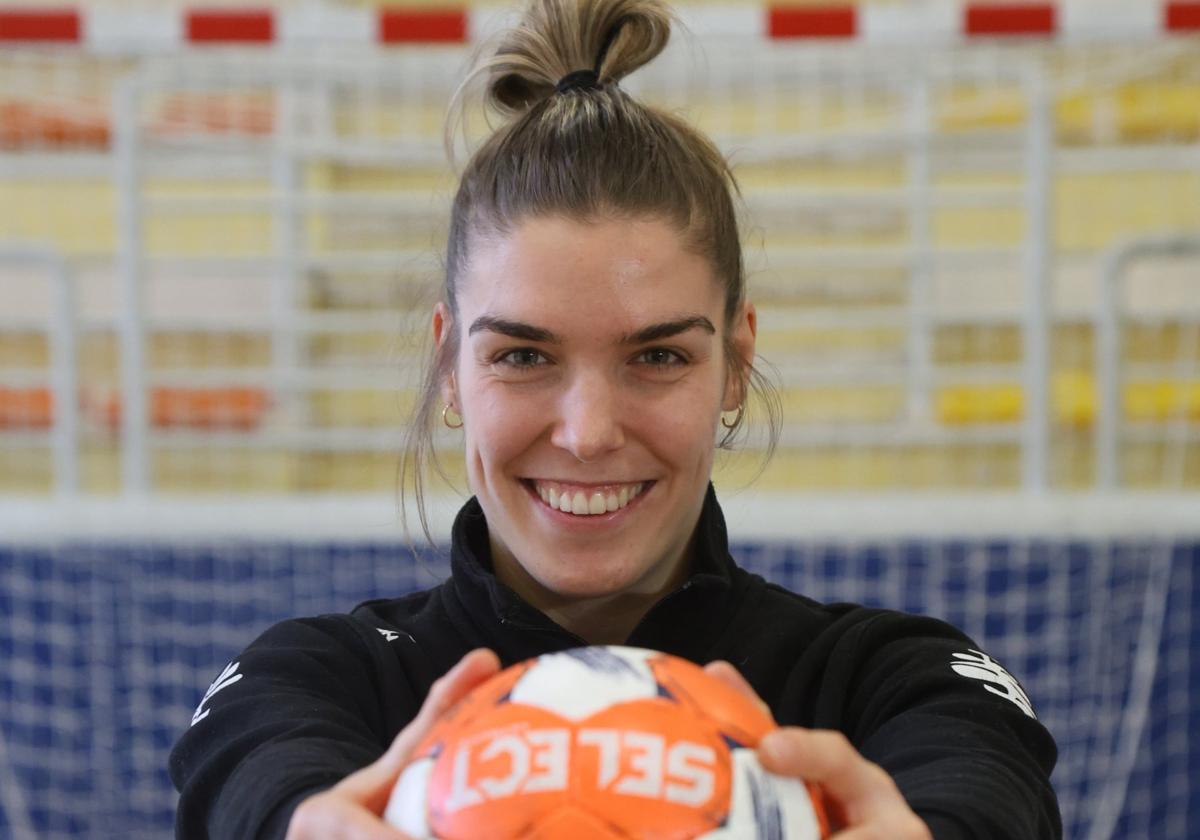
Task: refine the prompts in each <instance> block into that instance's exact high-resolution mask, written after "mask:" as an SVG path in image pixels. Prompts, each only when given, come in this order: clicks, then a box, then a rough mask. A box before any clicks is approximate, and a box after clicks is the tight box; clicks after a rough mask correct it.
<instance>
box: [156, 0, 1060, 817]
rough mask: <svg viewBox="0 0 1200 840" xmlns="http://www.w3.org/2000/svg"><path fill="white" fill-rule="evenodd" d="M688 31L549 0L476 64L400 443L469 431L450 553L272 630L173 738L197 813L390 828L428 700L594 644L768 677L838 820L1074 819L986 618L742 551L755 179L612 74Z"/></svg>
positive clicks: (602, 6)
mask: <svg viewBox="0 0 1200 840" xmlns="http://www.w3.org/2000/svg"><path fill="white" fill-rule="evenodd" d="M668 34H669V15H668V13H667V11H666V10H665V8H664V7H663V6H661V5H659V3H658V2H657V0H536V2H535V4H534V5H533V6H532V8H531V9H530V10H529V11H528V13H527V15H526V18H525V20H524V21H523V23H522V24H521V25H520V26H519V27H518V28H516V29H515V30H513V31H512V32H510V33H509V34H508V36H507V38H506V39H505V40H504V41H503V43H502V45H501V46H500V47H499V49H498V50H497V52H496V54H495V55H494V56H493V57H492V58H491V59H490V60H488V61H486V62H485V63H484V64H483V65H482V68H481V72H484V73H486V74H487V77H488V81H489V86H488V95H489V97H490V101H491V104H492V105H494V106H496V107H497V108H499V109H500V110H501V111H503V112H504V113H506V114H508V115H509V117H510V120H509V122H508V123H507V124H506V125H504V126H502V127H501V128H500V129H499V130H498V131H496V133H495V134H494V135H493V136H492V137H491V138H490V139H489V140H488V141H487V142H486V143H485V144H484V145H483V146H482V147H481V148H480V149H479V150H478V151H477V152H476V153H475V155H474V156H473V157H472V159H471V161H470V162H469V164H468V165H467V167H466V169H465V171H464V173H463V177H462V181H461V184H460V186H459V189H458V192H457V195H456V197H455V201H454V206H453V215H452V219H451V227H450V234H449V245H448V251H447V254H448V259H447V270H446V279H445V289H444V294H443V299H442V302H441V303H440V304H439V305H438V306H437V308H436V310H435V311H434V313H433V318H432V329H433V338H434V341H435V346H436V352H435V356H434V362H433V364H432V366H431V369H430V371H429V375H428V378H427V381H426V387H425V391H424V399H423V401H422V403H421V405H420V407H419V409H418V417H417V422H416V423H415V424H414V426H413V429H414V436H415V437H414V439H413V440H412V441H410V445H409V447H408V453H409V457H408V458H406V464H407V466H408V467H409V468H410V469H415V470H416V474H417V476H418V490H419V475H420V471H421V469H422V468H423V466H424V461H425V460H427V457H428V453H429V451H430V445H429V435H430V428H431V425H432V422H435V421H436V420H437V418H438V417H439V415H440V418H441V420H442V421H444V422H445V423H446V425H448V426H451V427H452V428H460V429H461V434H462V437H463V446H464V451H465V456H466V468H467V474H468V477H469V481H470V485H471V489H472V491H473V492H474V498H473V499H472V500H471V501H470V502H468V503H467V505H466V506H465V507H464V508H463V510H462V511H461V512H460V514H459V516H458V518H457V520H456V522H455V525H454V529H453V533H452V570H453V571H452V577H451V579H450V580H449V581H447V582H446V583H445V584H443V585H442V586H440V587H438V588H436V589H433V590H431V591H428V592H424V593H419V594H416V595H412V596H409V597H406V598H401V599H398V600H391V601H376V602H371V603H368V604H365V605H363V606H360V607H359V608H358V609H357V610H355V611H354V613H352V614H351V615H344V616H325V617H321V618H316V619H309V620H299V621H291V622H285V623H283V624H281V625H278V626H276V627H274V628H272V629H270V630H268V631H267V632H266V633H265V634H264V635H263V636H262V637H261V638H260V639H258V640H257V641H256V642H254V643H253V644H252V645H251V646H250V648H248V649H247V650H246V651H245V652H244V653H243V655H242V656H241V657H240V658H239V659H238V660H237V662H236V663H232V664H231V665H230V666H229V667H228V668H227V669H226V671H225V672H224V673H223V674H222V676H221V678H220V680H219V682H217V683H215V684H214V686H213V688H212V689H210V691H209V693H208V694H207V695H206V699H205V701H204V703H202V704H201V709H200V710H198V711H197V716H196V719H195V721H194V724H193V726H192V728H191V729H190V730H189V731H188V733H187V734H186V735H185V736H184V737H183V738H182V739H181V741H180V742H179V744H178V745H177V746H176V749H175V751H174V753H173V755H172V759H171V771H172V776H173V778H174V780H175V783H176V785H177V786H179V788H180V790H181V793H182V798H181V800H180V806H179V812H178V828H179V834H180V836H183V837H199V836H206V835H208V836H214V837H238V838H241V837H251V836H255V837H257V836H266V837H282V836H285V835H286V836H287V837H290V838H304V837H322V838H331V837H371V838H393V840H394V838H399V837H401V836H402V835H400V834H399V833H398V832H397V831H396V830H394V829H391V828H389V827H388V826H385V825H384V824H383V823H382V822H381V821H380V818H379V814H380V813H381V812H382V810H383V807H384V805H385V803H386V800H387V797H388V794H389V791H390V788H391V785H392V783H393V782H394V780H395V779H396V777H397V775H398V774H399V771H400V769H401V768H402V766H403V765H404V763H405V759H406V757H407V755H408V753H409V751H410V750H411V748H412V747H413V745H414V744H415V743H416V742H417V741H418V740H419V739H420V737H421V735H422V733H423V732H425V731H426V730H427V728H428V726H429V724H430V722H431V721H432V720H434V719H436V718H437V717H438V715H439V714H441V713H442V712H443V711H444V710H445V709H447V708H448V707H449V706H450V705H451V704H453V703H454V702H455V701H456V700H457V699H458V698H459V697H461V696H463V694H464V693H465V692H467V691H469V690H470V689H471V688H472V687H473V686H475V685H477V684H479V683H480V682H481V681H483V680H485V679H487V678H488V677H489V676H491V675H492V674H494V673H495V672H496V671H497V669H498V668H499V667H501V665H502V664H504V665H507V664H511V663H513V662H516V661H520V660H522V659H525V658H527V657H530V656H533V655H536V654H539V653H544V652H547V651H552V650H561V649H565V648H569V647H573V646H576V645H580V644H585V643H590V644H601V643H626V644H632V645H639V646H644V647H651V648H656V649H659V650H665V651H668V652H671V653H674V654H677V655H680V656H684V657H686V658H689V659H692V660H693V661H696V662H700V663H706V664H707V665H708V668H709V669H710V671H711V672H712V673H714V674H716V675H717V676H718V677H720V678H721V679H724V680H726V681H728V682H730V683H731V684H733V685H735V686H737V687H738V688H740V689H741V690H743V691H746V692H747V693H750V694H753V695H754V696H756V697H760V698H762V701H763V702H764V703H765V704H766V705H767V706H768V707H769V709H770V711H771V712H772V713H773V714H774V716H775V717H776V719H777V720H778V721H779V723H780V724H781V726H782V728H781V729H780V730H779V731H778V732H776V733H774V734H772V735H770V736H768V737H767V738H766V739H765V740H764V742H763V744H762V746H761V758H762V760H763V762H764V763H765V764H766V765H767V766H768V767H769V768H770V769H773V770H775V771H776V772H779V773H785V774H790V775H793V776H797V777H801V778H804V779H808V780H810V781H813V782H815V783H817V784H819V785H820V786H822V787H823V788H824V790H825V791H826V793H827V795H828V796H829V798H830V799H831V800H832V801H833V802H834V803H835V809H836V812H837V814H838V818H839V820H840V822H841V823H842V824H843V825H844V829H843V830H842V831H841V832H840V833H839V834H838V836H839V837H841V838H845V840H851V838H868V837H882V836H886V837H889V838H928V837H931V836H932V837H936V838H939V840H945V839H946V838H968V837H969V838H1043V837H1045V838H1049V837H1058V836H1060V834H1061V828H1060V825H1059V817H1058V811H1057V805H1056V802H1055V798H1054V794H1053V791H1052V790H1051V788H1050V785H1049V781H1048V774H1049V772H1050V769H1051V767H1052V766H1053V763H1054V756H1055V750H1054V744H1053V741H1052V740H1051V738H1050V736H1049V735H1048V733H1047V732H1046V731H1045V730H1044V729H1043V728H1042V727H1041V725H1040V724H1038V723H1037V721H1036V719H1035V718H1034V717H1033V713H1032V709H1031V708H1029V706H1028V702H1027V700H1024V694H1023V692H1020V689H1019V687H1018V686H1017V685H1016V683H1015V681H1013V680H1012V679H1011V678H1010V677H1008V676H1007V674H1005V673H1004V672H1003V670H1002V669H1000V668H999V666H998V665H995V663H993V662H992V661H991V660H990V659H987V658H986V657H985V656H984V655H983V654H979V653H978V652H977V651H974V650H973V649H974V648H975V645H974V644H973V643H972V642H971V641H970V640H968V639H966V638H965V637H964V636H962V635H961V634H959V633H958V632H957V631H955V630H954V629H952V628H950V627H948V626H946V625H945V624H942V623H940V622H937V621H933V620H930V619H924V618H918V617H912V616H904V615H900V614H897V613H889V612H883V611H877V610H867V609H863V608H858V607H853V606H848V605H840V606H834V607H825V606H821V605H818V604H816V603H814V602H812V601H809V600H807V599H804V598H802V597H799V596H797V595H793V594H791V593H788V592H786V591H784V590H781V589H779V588H777V587H773V586H770V585H767V584H766V583H765V582H764V581H763V580H762V579H760V578H758V577H756V576H753V575H750V574H748V573H746V572H743V571H742V570H740V569H738V568H737V567H736V565H735V564H734V562H733V560H732V559H731V558H730V556H729V554H728V549H727V545H726V538H725V528H724V521H723V519H722V516H721V511H720V508H719V506H718V504H717V501H716V498H715V496H714V494H713V491H712V488H711V486H710V484H709V478H710V474H711V471H712V463H713V452H714V448H715V447H714V441H716V440H717V439H718V437H721V438H722V441H723V442H725V441H727V440H728V439H729V437H730V435H732V434H733V433H734V432H736V430H737V429H738V427H739V425H740V424H741V423H742V421H743V417H744V414H745V406H746V404H747V400H748V397H749V396H750V394H751V391H753V390H754V389H755V386H757V385H759V383H760V382H761V380H759V379H758V378H757V376H756V374H755V372H754V369H753V366H752V360H753V358H754V341H755V330H756V320H755V317H756V316H755V310H754V307H753V306H752V305H751V304H750V303H749V302H748V301H747V300H746V298H745V283H744V275H743V270H742V260H741V252H740V247H739V241H738V232H737V224H736V219H735V212H734V206H733V202H732V200H731V189H733V188H734V187H733V180H732V176H731V175H730V173H729V170H728V168H727V166H726V164H725V162H724V160H723V159H722V157H721V155H720V154H719V153H718V152H717V150H716V149H715V148H714V147H713V146H712V144H711V143H710V142H709V141H708V140H707V139H705V138H704V137H703V136H701V135H700V134H699V133H697V132H696V131H695V130H694V129H692V128H691V127H690V126H688V125H687V124H685V123H684V122H682V121H681V120H679V119H677V118H675V117H672V116H668V115H666V114H663V113H661V112H658V111H655V110H653V109H650V108H648V107H646V106H644V105H642V104H640V103H638V102H636V101H635V100H633V99H632V98H630V97H629V96H628V95H627V94H626V93H624V92H623V91H622V90H621V88H620V87H619V84H618V83H619V81H620V80H621V79H622V78H623V77H624V76H626V75H628V74H629V73H631V72H632V71H634V70H635V69H637V68H638V67H640V66H642V65H643V64H645V63H646V62H648V61H650V60H651V59H652V58H653V57H654V56H655V55H657V54H658V53H659V52H660V51H661V50H662V48H663V46H664V45H665V44H666V41H667V38H668ZM722 427H724V428H722ZM418 496H419V493H418ZM964 657H965V659H964ZM963 661H966V662H969V663H973V664H974V666H976V667H973V668H971V667H968V668H963V667H959V668H957V669H956V668H954V667H952V666H953V665H955V664H956V663H961V662H963ZM730 662H732V663H733V665H730V664H728V663H730ZM734 666H736V668H735V667H734ZM989 669H990V670H989ZM981 674H982V675H984V677H985V679H984V680H982V681H981V680H980V679H979V676H980V675H981ZM989 675H990V676H989ZM1022 701H1023V702H1022ZM389 745H390V746H389Z"/></svg>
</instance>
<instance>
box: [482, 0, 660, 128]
mask: <svg viewBox="0 0 1200 840" xmlns="http://www.w3.org/2000/svg"><path fill="white" fill-rule="evenodd" d="M671 19H672V14H671V11H670V9H668V8H667V6H666V5H665V4H664V3H662V2H660V0H533V2H532V3H530V5H529V6H528V7H527V8H526V10H525V13H524V14H523V15H522V18H521V21H520V23H518V24H517V25H516V26H515V27H513V28H512V29H510V30H508V31H507V32H506V33H504V34H503V35H502V36H501V39H500V42H499V46H498V47H497V49H496V52H495V54H494V55H493V56H492V57H491V58H490V59H488V60H486V61H485V62H484V64H483V66H482V67H480V68H479V70H480V71H481V72H486V73H487V76H488V84H487V104H488V105H491V106H493V107H494V108H496V109H497V110H499V111H501V112H509V113H512V112H519V111H522V110H525V109H526V108H529V107H530V106H532V105H534V104H536V103H537V102H540V101H541V100H543V99H546V98H547V97H549V96H551V95H553V94H554V92H555V87H556V85H557V84H558V82H559V81H560V80H561V79H562V78H563V77H564V76H566V75H568V74H569V73H572V72H576V71H579V70H595V71H596V72H597V74H598V76H599V78H600V82H601V84H608V83H615V82H619V81H620V80H621V79H623V78H625V77H626V76H628V75H629V74H630V73H632V72H633V71H635V70H637V69H638V68H639V67H641V66H642V65H644V64H646V63H647V62H649V61H650V60H651V59H653V58H654V57H655V56H657V55H658V54H659V53H660V52H662V50H663V48H664V47H665V46H666V45H667V41H668V40H669V39H670V37H671Z"/></svg>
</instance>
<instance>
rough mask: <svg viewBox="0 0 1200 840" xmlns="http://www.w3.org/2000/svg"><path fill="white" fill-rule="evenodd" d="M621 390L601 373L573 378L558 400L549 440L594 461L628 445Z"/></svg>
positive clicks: (580, 458) (586, 459) (585, 460)
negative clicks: (626, 443)
mask: <svg viewBox="0 0 1200 840" xmlns="http://www.w3.org/2000/svg"><path fill="white" fill-rule="evenodd" d="M620 402H621V399H620V393H619V389H618V388H617V387H616V385H615V384H614V383H612V382H610V381H608V378H607V377H605V376H603V375H600V374H595V375H580V376H576V377H574V378H573V379H572V381H571V383H570V385H569V386H568V387H567V389H566V390H565V391H563V394H562V398H561V399H560V401H559V408H558V410H559V417H558V422H556V423H555V424H554V431H553V433H552V434H551V438H550V441H551V443H553V444H554V445H555V446H558V447H560V448H561V449H565V450H567V451H568V452H570V453H571V454H572V455H574V456H575V457H576V458H577V459H579V460H580V461H584V462H587V461H595V460H597V459H599V458H600V457H602V456H603V455H605V454H607V453H609V452H612V451H614V450H616V449H620V448H621V447H622V446H624V444H625V431H624V426H623V424H622V421H621V405H620Z"/></svg>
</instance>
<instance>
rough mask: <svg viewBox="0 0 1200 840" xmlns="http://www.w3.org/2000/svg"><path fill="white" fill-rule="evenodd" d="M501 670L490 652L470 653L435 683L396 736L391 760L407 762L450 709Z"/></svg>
mask: <svg viewBox="0 0 1200 840" xmlns="http://www.w3.org/2000/svg"><path fill="white" fill-rule="evenodd" d="M499 670H500V659H499V657H497V656H496V654H494V653H492V651H490V650H488V649H487V648H476V649H475V650H473V651H471V652H470V653H468V654H467V655H466V656H464V657H463V658H462V659H460V660H458V664H457V665H455V666H454V667H453V668H451V669H450V670H449V671H447V672H446V673H445V674H444V675H442V676H441V677H440V678H439V679H437V680H435V681H434V683H433V686H432V687H431V688H430V689H429V694H428V695H427V696H426V697H425V702H424V703H423V704H421V711H420V712H418V713H417V716H416V718H414V719H413V721H412V723H410V724H409V725H408V726H406V727H404V730H403V731H402V732H401V733H400V734H399V735H397V736H396V739H395V740H394V741H393V742H392V745H391V747H389V748H388V756H390V757H392V758H393V759H394V760H398V761H399V762H400V763H401V764H403V762H404V761H405V760H406V759H407V757H408V754H409V753H410V752H412V750H413V748H414V747H415V746H416V745H417V743H418V742H420V740H421V739H422V738H424V737H425V733H426V732H427V731H428V730H429V727H431V726H432V725H433V723H434V721H436V720H437V719H438V718H440V717H441V716H442V715H444V714H445V713H446V712H448V711H449V710H450V707H451V706H453V705H454V704H455V703H457V702H458V701H459V700H461V699H462V698H463V697H464V696H466V695H467V694H468V693H470V691H471V689H473V688H475V686H477V685H479V684H481V683H483V682H485V681H487V680H488V679H490V678H491V677H493V676H495V675H496V673H497V672H498V671H499Z"/></svg>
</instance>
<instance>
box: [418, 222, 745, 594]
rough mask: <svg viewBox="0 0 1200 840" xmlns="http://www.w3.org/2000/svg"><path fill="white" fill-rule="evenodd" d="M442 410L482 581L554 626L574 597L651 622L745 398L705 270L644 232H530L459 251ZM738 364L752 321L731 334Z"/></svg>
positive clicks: (611, 228) (720, 302)
mask: <svg viewBox="0 0 1200 840" xmlns="http://www.w3.org/2000/svg"><path fill="white" fill-rule="evenodd" d="M457 304H458V323H451V322H450V320H449V317H448V314H447V312H446V311H445V310H444V309H443V308H439V309H438V310H437V312H436V313H435V315H434V332H435V338H436V339H437V340H438V341H439V342H441V341H443V340H445V338H446V336H447V335H448V331H449V330H451V329H453V330H456V331H457V336H458V339H459V348H460V349H459V353H458V358H457V361H456V363H455V365H454V375H453V377H451V378H450V379H449V380H448V381H447V382H446V383H445V384H444V396H445V397H446V400H447V401H448V402H450V403H451V404H452V405H454V406H455V408H456V409H457V410H458V411H459V413H460V414H461V415H462V417H463V421H464V424H465V425H464V428H463V434H464V436H465V449H466V465H467V474H468V477H469V480H470V484H471V489H472V491H473V492H474V493H475V495H476V496H477V498H478V500H479V503H480V505H481V506H482V507H483V511H484V513H485V515H486V516H487V522H488V529H489V532H490V534H491V547H492V555H493V560H494V563H495V567H496V573H497V575H498V576H499V577H500V578H501V580H503V581H504V582H505V583H507V584H508V585H509V586H511V587H513V588H514V589H516V591H517V592H519V593H520V594H521V595H522V596H523V597H525V598H526V600H528V601H530V603H532V604H534V605H535V606H538V607H540V608H542V609H543V610H545V611H547V612H549V613H550V614H551V615H552V616H554V615H555V610H556V608H558V607H563V606H567V607H569V605H571V604H572V603H575V602H580V601H586V600H588V599H601V600H603V599H606V598H612V597H613V596H617V597H628V596H632V597H633V598H634V599H637V600H645V601H646V606H647V608H648V606H649V604H650V603H653V601H654V600H656V599H657V597H659V596H660V595H661V594H663V593H665V592H666V591H668V590H669V589H671V588H672V587H673V586H674V585H675V584H676V582H678V581H679V580H680V578H681V577H682V576H683V575H684V574H686V564H687V560H688V556H687V554H688V545H689V541H690V538H691V535H692V532H693V530H694V528H695V525H696V522H697V519H698V517H699V514H700V509H701V506H702V504H703V500H704V495H705V491H706V488H707V485H708V481H709V475H710V473H711V471H712V461H713V451H714V439H715V435H716V430H717V423H718V422H719V418H720V416H721V411H722V410H726V411H731V410H733V409H735V408H736V407H737V405H738V403H739V401H740V399H741V392H742V388H741V386H740V384H739V383H738V381H737V380H736V378H735V377H732V376H730V373H729V370H730V366H729V365H728V364H727V359H726V354H725V350H724V344H725V340H726V337H727V336H726V329H727V327H726V324H725V319H724V310H725V303H724V291H723V289H722V287H721V286H720V285H719V284H718V283H717V281H716V280H714V278H713V276H712V270H711V268H710V266H709V264H708V262H707V261H706V260H705V259H704V258H702V257H699V256H697V255H695V254H692V253H691V252H689V251H688V250H686V249H685V247H684V243H683V240H682V239H681V237H680V236H679V234H678V233H676V231H675V229H674V228H673V227H672V226H670V225H669V224H667V223H666V222H663V221H659V220H656V219H651V218H641V219H597V220H590V221H588V222H586V223H584V222H578V221H572V220H569V219H565V218H560V217H549V218H534V219H530V220H527V221H525V222H522V223H521V224H519V225H518V226H517V227H516V228H515V229H514V230H513V232H512V233H511V234H510V235H508V236H505V237H501V238H497V239H492V240H485V239H481V238H477V239H475V240H473V241H472V251H471V262H470V265H469V266H468V267H467V269H466V271H465V272H464V273H463V276H462V277H461V279H460V282H459V290H458V301H457ZM731 338H732V339H733V343H734V346H735V347H736V350H737V352H738V354H739V355H740V356H742V357H743V358H745V359H747V360H749V359H750V358H751V357H752V354H753V345H754V310H753V308H752V307H750V306H749V305H747V306H746V307H745V308H744V309H743V310H742V311H741V312H740V313H739V315H738V317H737V319H736V320H735V322H734V325H733V334H732V336H731Z"/></svg>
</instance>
